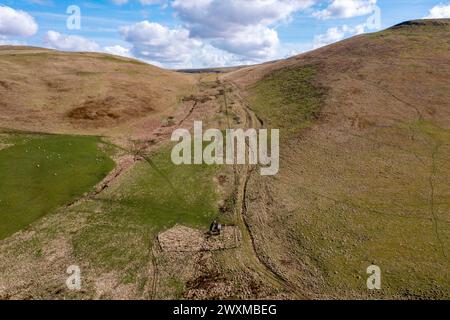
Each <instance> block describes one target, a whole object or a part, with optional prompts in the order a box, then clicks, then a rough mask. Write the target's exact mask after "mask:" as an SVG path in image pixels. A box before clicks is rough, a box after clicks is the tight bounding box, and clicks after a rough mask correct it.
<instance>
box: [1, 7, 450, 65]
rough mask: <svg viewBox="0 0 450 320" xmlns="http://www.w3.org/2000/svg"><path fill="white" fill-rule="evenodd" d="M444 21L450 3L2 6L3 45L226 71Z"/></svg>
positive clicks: (449, 9) (449, 11)
mask: <svg viewBox="0 0 450 320" xmlns="http://www.w3.org/2000/svg"><path fill="white" fill-rule="evenodd" d="M78 12H80V15H79V17H80V19H78ZM445 17H447V18H450V1H439V0H437V1H436V0H101V1H90V0H86V1H74V0H72V1H65V0H64V1H61V0H22V1H8V0H0V45H1V44H24V45H25V44H26V45H34V46H40V47H48V48H54V49H59V50H67V51H98V52H109V53H113V54H118V55H123V56H129V57H135V58H138V59H141V60H144V61H148V62H150V63H153V64H156V65H159V66H163V67H167V68H191V67H209V66H229V65H238V64H251V63H257V62H263V61H267V60H273V59H278V58H284V57H287V56H291V55H294V54H297V53H301V52H304V51H308V50H312V49H315V48H318V47H321V46H324V45H327V44H330V43H333V42H336V41H340V40H342V39H345V38H347V37H351V36H353V35H356V34H361V33H366V32H375V31H377V30H379V29H384V28H387V27H389V26H391V25H394V24H396V23H399V22H402V21H405V20H411V19H418V18H445ZM78 22H80V23H79V24H78Z"/></svg>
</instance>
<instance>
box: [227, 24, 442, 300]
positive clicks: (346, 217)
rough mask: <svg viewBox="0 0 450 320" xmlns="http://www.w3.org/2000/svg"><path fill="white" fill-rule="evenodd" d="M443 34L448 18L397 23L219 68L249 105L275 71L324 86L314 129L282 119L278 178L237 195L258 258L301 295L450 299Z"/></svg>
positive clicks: (260, 107) (272, 120)
mask: <svg viewBox="0 0 450 320" xmlns="http://www.w3.org/2000/svg"><path fill="white" fill-rule="evenodd" d="M449 35H450V23H449V22H448V20H447V21H441V22H439V23H435V22H427V23H422V22H420V23H413V24H406V25H403V26H398V27H395V28H393V29H389V30H386V31H383V32H380V33H375V34H370V35H365V36H358V37H355V38H352V39H349V40H346V41H343V42H341V43H339V44H336V45H332V46H329V47H325V48H322V49H319V50H317V51H314V52H311V53H307V54H304V55H301V56H297V57H294V58H291V59H287V60H285V61H280V62H275V63H270V64H265V65H261V66H255V67H249V68H245V69H241V70H239V71H236V72H234V73H231V74H230V75H228V76H227V77H228V78H229V79H231V80H233V81H234V82H235V83H237V84H238V85H239V86H240V87H241V88H242V89H244V90H245V91H247V95H248V97H249V101H251V102H252V103H253V105H252V108H253V109H254V110H255V111H256V112H257V113H258V110H263V111H264V110H268V108H269V107H268V106H267V105H260V104H258V101H259V100H258V91H255V90H254V89H253V88H255V86H256V88H257V87H258V86H260V85H261V83H264V82H265V81H267V80H266V79H268V77H271V76H273V75H276V74H283V72H284V71H283V70H300V71H299V72H301V70H309V69H310V68H311V67H313V68H315V70H316V75H315V83H316V86H317V88H318V89H319V90H323V88H325V89H326V95H325V98H324V101H323V103H322V105H321V108H320V113H319V114H320V117H319V119H318V121H316V122H315V124H314V125H313V126H311V127H310V128H308V129H307V130H298V129H296V125H295V123H292V125H291V124H290V122H289V121H283V125H288V126H289V125H291V126H290V127H289V128H287V130H291V129H292V130H296V131H297V134H296V135H294V136H293V137H292V138H291V139H290V140H289V141H286V142H284V143H283V144H282V145H281V170H280V174H279V175H278V176H276V177H274V178H260V177H256V176H255V177H253V180H252V181H251V183H250V184H249V191H248V192H249V196H248V199H247V201H248V205H249V210H248V212H249V217H248V220H249V224H250V225H251V228H252V232H253V233H254V235H255V238H256V239H257V243H258V247H259V250H260V255H261V256H262V257H264V259H265V260H266V262H267V264H269V265H271V266H272V268H273V269H274V270H276V271H277V272H278V273H279V274H282V275H283V276H284V277H285V278H286V279H288V281H289V282H291V283H294V284H297V285H298V286H300V287H301V288H302V289H303V291H304V292H305V293H307V294H309V295H310V296H311V297H321V298H324V297H333V298H343V297H349V298H355V297H356V298H392V297H396V298H406V299H416V298H417V299H419V298H434V299H442V298H448V297H449V292H450V287H449V283H448V278H449V276H450V274H449V269H448V265H449V256H448V248H449V245H450V229H449V222H450V215H449V213H450V210H449V209H450V201H449V195H450V187H449V185H448V181H449V178H450V166H449V159H448V154H449V151H450V135H449V132H450V131H449V130H450V105H449V103H448V101H450V90H449V88H450V72H449V70H450V65H449V61H450V42H449V41H448V40H445V39H449ZM443 39H444V41H443ZM278 70H280V71H278ZM269 79H270V78H269ZM280 92H282V90H281V91H280ZM273 94H275V95H276V94H277V93H276V92H273ZM255 95H256V96H255ZM307 98H308V96H307V95H306V96H305V99H307ZM272 99H273V100H272V101H276V98H272ZM265 101H266V102H267V100H265ZM255 103H256V104H255ZM266 104H267V103H266ZM299 104H302V102H301V101H300V102H299ZM278 107H279V106H277V105H273V106H272V108H278ZM258 115H259V116H261V117H262V119H263V120H264V121H265V122H266V123H269V124H270V123H277V121H279V120H280V119H279V118H276V117H277V114H276V113H273V112H272V113H267V112H262V113H258ZM297 116H298V115H297V114H295V115H294V118H295V117H297ZM264 117H267V119H265V118H264ZM273 117H275V118H273ZM282 130H286V128H284V127H282ZM371 264H377V265H379V266H380V267H381V269H382V272H383V289H382V291H380V292H375V293H374V292H369V291H368V290H367V288H366V279H367V275H366V273H365V272H366V268H367V267H368V266H369V265H371Z"/></svg>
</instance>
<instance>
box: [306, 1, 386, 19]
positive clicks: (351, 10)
mask: <svg viewBox="0 0 450 320" xmlns="http://www.w3.org/2000/svg"><path fill="white" fill-rule="evenodd" d="M376 4H377V0H333V1H332V2H331V4H330V5H329V6H328V7H327V8H326V9H324V10H319V11H316V12H314V13H313V16H315V17H316V18H319V19H333V18H352V17H358V16H364V15H368V14H370V13H372V12H373V11H374V10H375V7H376Z"/></svg>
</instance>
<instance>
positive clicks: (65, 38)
mask: <svg viewBox="0 0 450 320" xmlns="http://www.w3.org/2000/svg"><path fill="white" fill-rule="evenodd" d="M44 41H45V43H46V44H47V45H48V46H49V47H51V48H53V49H58V50H64V51H101V50H100V46H99V45H98V44H97V43H96V42H95V41H92V40H89V39H86V38H83V37H80V36H74V35H64V34H60V33H59V32H56V31H48V32H47V33H46V34H45V37H44Z"/></svg>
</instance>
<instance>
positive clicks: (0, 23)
mask: <svg viewBox="0 0 450 320" xmlns="http://www.w3.org/2000/svg"><path fill="white" fill-rule="evenodd" d="M37 31H38V25H37V23H36V22H35V21H34V19H33V17H32V16H30V15H29V14H28V13H26V12H24V11H20V10H14V9H13V8H10V7H6V6H2V5H0V37H14V36H16V37H17V36H18V37H29V36H32V35H34V34H36V32H37Z"/></svg>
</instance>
